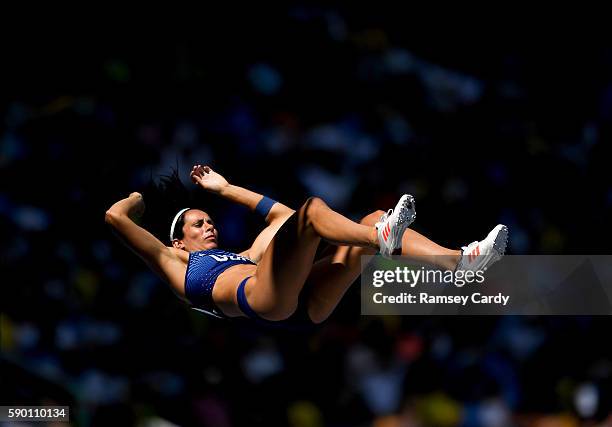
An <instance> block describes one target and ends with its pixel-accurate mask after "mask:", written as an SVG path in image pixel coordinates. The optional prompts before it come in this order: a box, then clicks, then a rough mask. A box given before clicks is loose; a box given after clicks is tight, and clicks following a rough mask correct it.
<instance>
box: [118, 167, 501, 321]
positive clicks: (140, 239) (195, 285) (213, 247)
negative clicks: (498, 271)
mask: <svg viewBox="0 0 612 427" xmlns="http://www.w3.org/2000/svg"><path fill="white" fill-rule="evenodd" d="M190 176H191V180H192V181H193V183H194V184H196V185H198V186H200V187H202V188H203V189H204V190H207V191H209V192H211V193H214V194H217V195H219V196H221V197H223V198H225V199H227V200H229V201H232V202H235V203H239V204H241V205H244V206H246V207H247V208H249V209H251V210H252V211H255V212H257V213H259V214H261V216H263V217H264V218H265V221H266V224H267V226H266V227H265V228H264V229H263V231H262V232H261V233H260V234H259V235H258V236H257V238H256V239H255V240H254V242H253V244H252V245H251V247H250V248H248V249H247V250H245V251H243V252H241V253H238V254H236V253H231V252H227V251H224V250H221V249H219V248H218V244H217V242H218V239H219V230H218V229H217V227H216V226H215V223H214V221H213V219H212V218H211V216H210V215H209V214H208V213H206V212H205V211H203V210H200V209H197V208H191V207H186V208H184V209H181V210H180V211H179V212H178V213H176V215H175V216H174V219H173V221H172V223H171V224H169V225H170V234H169V237H170V240H169V241H170V246H166V245H164V244H163V243H162V242H161V241H160V240H158V239H157V238H156V237H155V236H153V234H151V233H150V232H148V231H147V230H145V229H144V228H142V227H141V226H139V225H138V224H136V222H134V220H135V219H137V218H138V217H139V216H140V215H142V214H143V213H144V208H145V205H144V201H143V197H142V196H141V194H139V193H131V194H130V195H129V197H127V198H125V199H123V200H120V201H118V202H117V203H115V204H114V205H113V206H112V207H111V208H110V209H109V210H108V211H107V212H106V222H107V223H108V224H110V225H111V226H112V227H113V229H114V230H115V231H116V232H117V234H118V235H119V237H120V238H121V240H122V241H123V242H124V243H126V244H127V246H128V247H130V248H131V249H132V250H133V251H135V252H136V253H137V254H138V255H139V256H140V257H141V258H142V259H143V260H144V261H145V262H146V263H147V265H148V266H149V267H150V268H151V269H152V270H153V271H154V272H155V273H157V274H158V275H159V276H160V277H161V278H162V279H163V280H164V281H165V282H166V283H168V284H169V285H170V287H171V288H172V290H173V291H174V292H175V293H176V295H177V296H178V297H179V298H181V299H182V300H184V301H185V302H186V303H187V304H189V305H191V307H192V308H194V309H196V310H200V311H203V312H205V313H208V314H210V315H213V316H216V317H222V318H231V317H241V316H242V317H248V318H251V319H255V320H256V321H258V322H263V323H267V324H283V323H296V322H300V323H301V322H307V323H308V324H313V323H314V324H316V323H321V322H323V321H324V320H325V319H327V318H328V317H329V315H330V314H331V313H332V311H333V310H334V308H335V307H336V305H337V304H338V302H339V301H340V299H341V298H342V296H343V295H344V293H345V292H346V290H347V289H348V287H349V286H350V285H351V284H352V283H353V282H354V281H355V280H356V279H357V277H358V276H359V274H360V257H361V256H362V255H370V254H375V253H377V252H380V254H381V255H382V256H385V257H389V256H391V255H392V254H394V253H398V254H400V253H401V255H402V256H404V257H407V258H410V259H416V260H421V261H426V262H430V263H432V264H434V265H436V266H437V267H439V268H442V269H445V270H486V269H487V268H488V267H489V266H490V265H491V264H493V263H494V262H495V261H497V260H499V259H500V258H501V257H502V256H503V254H504V251H505V247H506V240H507V235H508V229H507V228H506V226H504V225H498V226H496V227H495V228H494V229H493V230H492V231H491V232H490V233H489V235H488V236H487V237H486V238H485V239H484V240H482V241H475V242H472V243H471V244H469V245H468V246H467V247H463V248H462V249H461V250H452V249H447V248H444V247H442V246H440V245H437V244H436V243H434V242H432V241H431V240H429V239H427V238H426V237H424V236H423V235H421V234H419V233H417V232H416V231H414V230H411V229H409V228H408V226H409V225H410V224H411V223H412V222H413V221H414V219H415V217H416V214H415V204H414V199H413V197H412V196H410V195H408V194H405V195H403V196H402V197H401V198H400V199H399V201H398V203H397V205H396V206H395V208H394V209H393V210H389V211H388V212H384V211H376V212H372V213H371V214H369V215H367V216H366V217H364V218H363V219H362V220H361V221H360V223H356V222H353V221H351V220H349V219H348V218H346V217H344V216H342V215H340V214H339V213H337V212H335V211H333V210H332V209H331V208H329V207H328V206H327V205H326V204H325V202H324V201H323V200H321V199H319V198H317V197H311V198H309V199H308V200H307V201H306V202H305V203H304V204H303V205H302V206H301V207H300V208H299V209H298V210H297V211H295V210H293V209H291V208H288V207H287V206H285V205H283V204H282V203H279V202H276V201H274V200H272V199H269V198H267V197H265V196H262V195H260V194H257V193H254V192H252V191H249V190H247V189H245V188H242V187H238V186H236V185H232V184H230V183H229V182H228V181H227V180H226V179H225V178H224V177H223V176H221V175H220V174H218V173H217V172H215V171H213V170H212V169H211V168H210V167H208V166H201V165H196V166H194V167H193V168H192V170H191V175H190ZM321 240H324V241H327V242H329V243H331V244H332V245H334V246H333V247H332V248H333V251H331V253H329V254H327V255H325V256H323V257H322V258H321V259H315V255H316V253H317V247H318V246H319V243H320V242H321ZM400 251H401V252H400ZM439 255H445V256H439Z"/></svg>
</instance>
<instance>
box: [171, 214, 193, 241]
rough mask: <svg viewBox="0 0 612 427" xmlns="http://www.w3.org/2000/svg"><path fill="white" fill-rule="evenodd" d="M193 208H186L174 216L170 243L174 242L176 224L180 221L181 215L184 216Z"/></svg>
mask: <svg viewBox="0 0 612 427" xmlns="http://www.w3.org/2000/svg"><path fill="white" fill-rule="evenodd" d="M189 209H191V208H185V209H181V210H180V211H178V213H177V214H176V215H175V216H174V219H173V220H172V225H171V226H170V241H172V240H173V239H174V237H172V236H174V227H176V222H177V221H178V219H179V217H180V216H181V215H183V214H184V213H185V211H188V210H189Z"/></svg>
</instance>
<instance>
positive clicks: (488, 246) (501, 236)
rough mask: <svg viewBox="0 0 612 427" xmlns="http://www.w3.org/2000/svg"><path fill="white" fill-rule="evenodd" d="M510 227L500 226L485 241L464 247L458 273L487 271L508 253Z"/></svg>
mask: <svg viewBox="0 0 612 427" xmlns="http://www.w3.org/2000/svg"><path fill="white" fill-rule="evenodd" d="M507 243H508V227H506V226H505V225H503V224H498V225H497V226H496V227H495V228H494V229H493V230H491V232H490V233H489V235H488V236H487V237H486V238H485V239H484V240H481V241H480V242H479V241H475V242H472V243H470V244H469V245H467V246H463V247H462V248H461V249H462V251H461V258H459V264H457V269H456V271H461V270H465V271H477V270H481V271H487V268H489V267H491V266H492V265H493V264H494V263H495V262H497V261H499V260H500V259H501V258H502V257H503V256H504V252H506V244H507Z"/></svg>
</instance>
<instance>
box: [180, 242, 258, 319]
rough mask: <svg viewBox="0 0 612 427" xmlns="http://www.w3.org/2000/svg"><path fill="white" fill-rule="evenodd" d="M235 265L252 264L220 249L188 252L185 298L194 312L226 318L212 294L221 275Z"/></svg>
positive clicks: (239, 256)
mask: <svg viewBox="0 0 612 427" xmlns="http://www.w3.org/2000/svg"><path fill="white" fill-rule="evenodd" d="M237 264H253V265H255V263H254V262H253V261H251V260H250V259H248V258H246V257H243V256H241V255H237V254H235V253H233V252H227V251H224V250H221V249H208V250H205V251H198V252H190V253H189V262H188V263H187V272H186V273H185V296H186V297H187V299H188V300H189V302H190V303H191V304H192V308H193V309H194V310H198V311H202V312H204V313H206V314H210V315H212V316H215V317H220V318H223V317H226V316H225V315H224V314H223V313H222V312H221V310H219V308H218V307H217V306H216V305H215V303H214V301H213V298H212V292H213V287H214V286H215V281H216V280H217V277H219V275H220V274H221V273H223V272H224V271H225V270H227V269H228V268H230V267H232V266H234V265H237Z"/></svg>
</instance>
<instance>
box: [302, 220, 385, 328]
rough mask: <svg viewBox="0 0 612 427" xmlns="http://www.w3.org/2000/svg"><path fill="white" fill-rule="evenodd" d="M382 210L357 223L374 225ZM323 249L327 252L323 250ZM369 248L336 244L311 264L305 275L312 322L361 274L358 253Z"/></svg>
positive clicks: (329, 309)
mask: <svg viewBox="0 0 612 427" xmlns="http://www.w3.org/2000/svg"><path fill="white" fill-rule="evenodd" d="M383 213H384V212H382V211H376V212H373V213H371V214H369V215H367V216H366V217H364V218H363V219H362V220H361V221H360V223H361V224H364V225H374V224H375V223H376V221H378V219H379V218H380V215H382V214H383ZM326 253H329V252H328V251H326ZM375 253H376V251H375V250H374V249H372V248H362V247H355V246H336V247H334V251H333V252H332V253H331V254H330V255H327V256H325V257H323V258H321V259H320V260H318V261H317V262H316V263H315V264H314V265H313V267H312V270H311V272H310V275H309V276H308V279H307V287H308V293H307V295H306V297H307V298H308V301H307V305H308V314H309V315H310V318H311V319H312V320H313V321H314V322H317V323H318V322H321V321H323V320H325V319H326V318H327V317H328V316H329V315H330V314H331V312H332V311H333V310H334V308H336V306H337V305H338V303H339V302H340V300H341V299H342V297H343V296H344V294H345V293H346V291H347V289H348V288H349V287H350V286H351V284H353V282H355V280H357V278H358V277H359V275H360V274H361V257H362V256H363V255H374V254H375Z"/></svg>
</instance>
